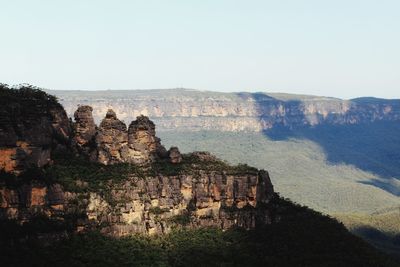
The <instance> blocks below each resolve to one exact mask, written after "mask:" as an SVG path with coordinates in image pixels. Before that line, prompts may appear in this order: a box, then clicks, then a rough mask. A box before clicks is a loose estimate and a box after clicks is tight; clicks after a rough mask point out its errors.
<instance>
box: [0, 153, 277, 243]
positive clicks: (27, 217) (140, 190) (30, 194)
mask: <svg viewBox="0 0 400 267" xmlns="http://www.w3.org/2000/svg"><path fill="white" fill-rule="evenodd" d="M166 164H171V163H166ZM220 164H221V163H220V162H219V161H216V160H214V159H212V160H211V161H204V160H201V155H199V154H196V153H195V154H192V155H187V156H185V159H184V160H183V161H182V162H181V163H180V164H179V165H180V166H179V167H180V170H179V171H177V172H176V173H173V174H172V173H165V171H162V170H156V171H155V172H154V173H151V172H147V173H144V174H143V175H138V173H135V172H128V173H125V175H126V177H125V178H124V179H121V180H119V181H115V180H112V179H109V180H106V181H104V184H102V185H101V186H98V187H96V189H94V188H93V186H91V183H92V182H91V181H90V179H88V177H82V178H83V179H85V180H78V179H77V180H75V181H74V182H72V183H73V185H74V186H71V184H69V185H68V184H67V183H66V179H67V178H68V177H56V179H54V181H53V182H54V183H51V184H48V183H47V184H46V183H45V182H44V181H42V180H41V179H38V180H35V181H33V182H28V183H24V184H23V185H20V186H10V185H5V184H3V185H2V186H1V187H0V220H14V221H16V222H18V223H19V224H23V223H27V222H30V221H34V220H35V219H36V218H37V217H38V216H44V217H45V218H46V219H48V220H49V221H53V222H61V223H64V224H65V225H66V228H69V229H72V230H73V231H84V230H91V229H99V230H101V231H102V232H103V233H106V234H110V235H113V236H123V235H129V234H132V233H149V234H155V233H159V234H160V233H167V232H169V231H170V230H171V229H173V228H176V227H190V228H196V227H202V226H216V227H219V228H222V229H228V228H231V227H233V226H240V227H244V228H246V229H250V228H254V227H255V226H256V225H262V224H266V223H269V222H270V221H271V216H270V214H269V210H268V208H266V207H267V205H268V203H269V201H270V200H271V199H272V197H273V187H272V184H271V181H270V178H269V176H268V173H267V172H265V171H257V170H255V169H253V168H248V167H246V169H237V168H232V167H229V166H226V165H220ZM207 165H208V166H207ZM60 166H63V167H65V168H68V169H69V168H74V166H70V165H63V164H62V163H60ZM175 166H176V165H175ZM211 166H213V167H211ZM81 167H82V165H81ZM52 174H54V175H55V176H57V171H53V172H52ZM64 175H65V174H64ZM121 175H124V174H121ZM67 176H68V175H67ZM64 179H65V180H64Z"/></svg>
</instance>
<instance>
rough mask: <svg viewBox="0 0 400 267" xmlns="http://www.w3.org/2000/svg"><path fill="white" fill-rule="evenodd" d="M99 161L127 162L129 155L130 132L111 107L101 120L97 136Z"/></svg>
mask: <svg viewBox="0 0 400 267" xmlns="http://www.w3.org/2000/svg"><path fill="white" fill-rule="evenodd" d="M96 145H97V151H98V159H97V160H98V161H99V162H100V163H102V164H106V165H107V164H113V163H117V162H126V159H127V157H128V132H127V130H126V125H125V123H123V122H122V121H120V120H119V119H117V115H116V114H115V112H114V111H113V110H111V109H109V110H108V111H107V114H106V117H105V118H104V119H103V120H102V121H101V123H100V126H99V131H98V134H97V136H96Z"/></svg>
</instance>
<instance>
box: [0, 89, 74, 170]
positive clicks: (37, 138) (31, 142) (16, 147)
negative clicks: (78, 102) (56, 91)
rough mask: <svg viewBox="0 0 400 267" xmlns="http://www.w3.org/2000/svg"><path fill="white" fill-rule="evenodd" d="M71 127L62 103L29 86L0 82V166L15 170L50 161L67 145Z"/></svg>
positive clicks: (41, 164)
mask: <svg viewBox="0 0 400 267" xmlns="http://www.w3.org/2000/svg"><path fill="white" fill-rule="evenodd" d="M70 135H71V127H70V123H69V120H68V117H67V114H66V112H65V110H64V109H63V107H62V106H61V105H60V104H58V102H57V101H56V100H55V98H53V97H52V96H49V95H47V94H46V93H44V92H42V91H39V90H35V89H33V88H30V87H27V88H21V89H19V90H16V89H9V88H7V87H5V86H0V170H1V169H4V170H5V171H7V172H15V173H19V172H21V171H23V170H24V169H27V168H29V167H42V166H44V165H46V164H48V163H49V162H51V154H52V153H53V152H54V151H55V150H60V149H66V148H67V146H68V145H69V137H70Z"/></svg>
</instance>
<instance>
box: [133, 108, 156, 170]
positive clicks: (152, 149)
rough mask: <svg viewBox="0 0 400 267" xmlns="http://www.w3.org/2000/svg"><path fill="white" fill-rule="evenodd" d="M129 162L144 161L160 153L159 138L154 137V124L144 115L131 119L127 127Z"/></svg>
mask: <svg viewBox="0 0 400 267" xmlns="http://www.w3.org/2000/svg"><path fill="white" fill-rule="evenodd" d="M128 144H129V162H134V163H139V164H142V163H146V162H151V161H153V160H154V159H155V158H156V157H157V156H158V154H160V153H162V151H161V150H162V146H161V144H160V139H159V138H157V137H156V131H155V125H154V123H153V122H152V121H151V120H150V119H149V118H148V117H146V116H143V115H141V116H139V117H137V118H136V120H135V121H132V122H131V124H130V125H129V129H128Z"/></svg>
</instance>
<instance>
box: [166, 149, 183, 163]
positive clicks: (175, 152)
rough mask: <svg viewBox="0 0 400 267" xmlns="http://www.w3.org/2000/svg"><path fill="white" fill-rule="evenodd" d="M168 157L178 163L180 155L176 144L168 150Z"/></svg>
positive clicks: (172, 161)
mask: <svg viewBox="0 0 400 267" xmlns="http://www.w3.org/2000/svg"><path fill="white" fill-rule="evenodd" d="M168 157H169V160H170V162H171V163H174V164H175V163H180V162H181V161H182V155H181V152H180V151H179V148H177V147H176V146H173V147H171V148H170V149H169V150H168Z"/></svg>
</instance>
